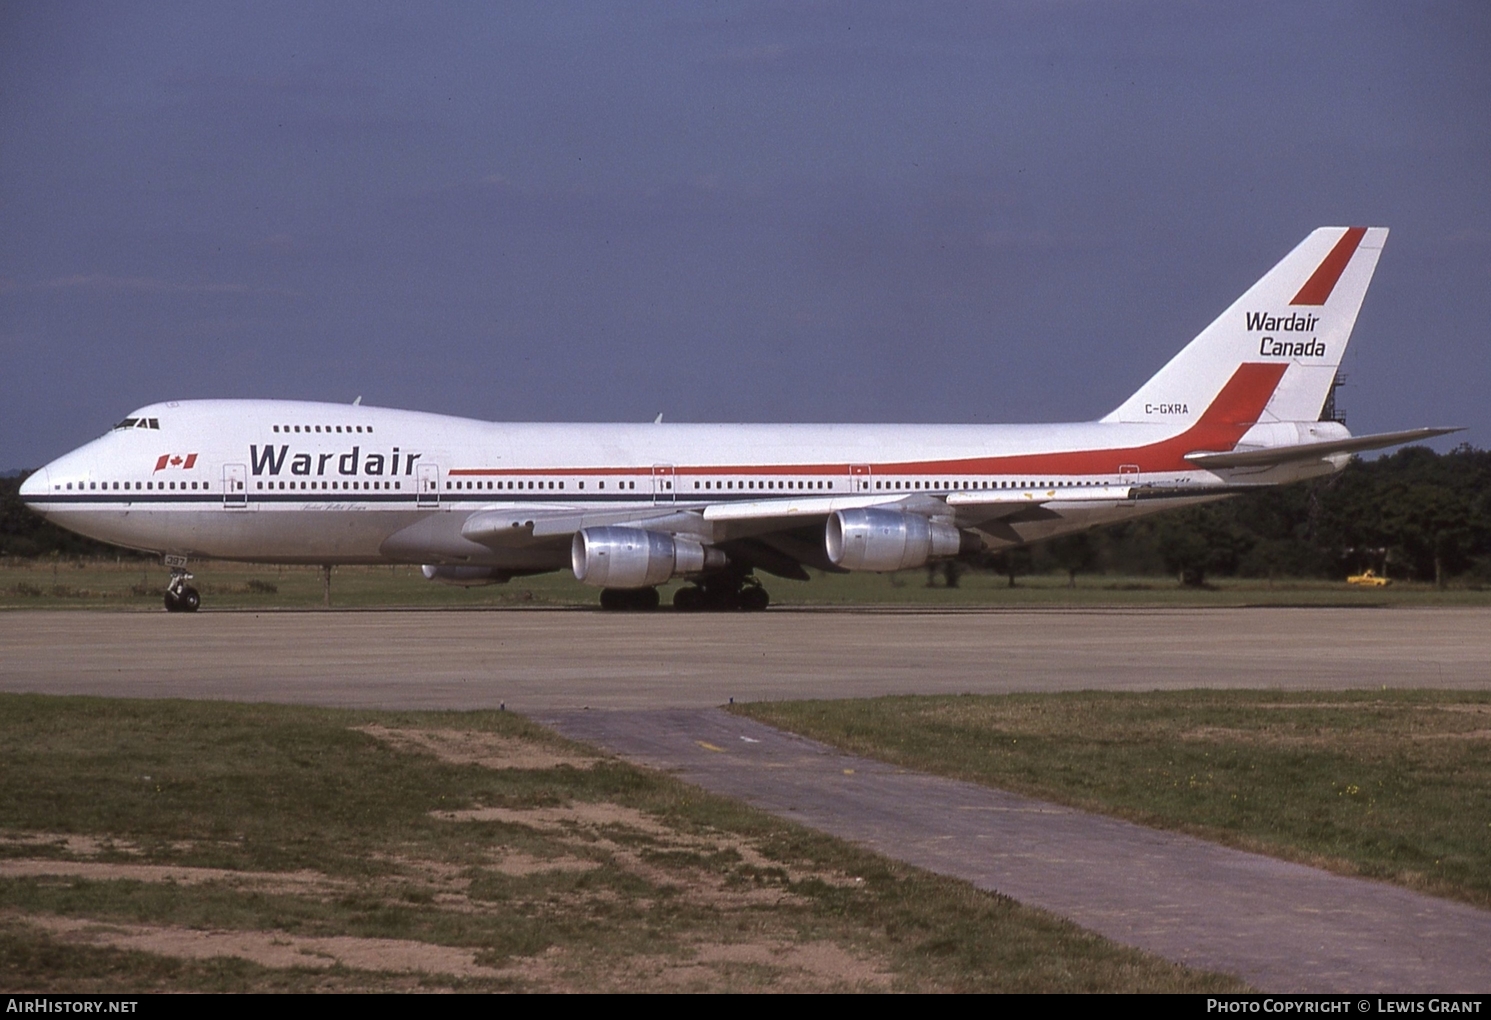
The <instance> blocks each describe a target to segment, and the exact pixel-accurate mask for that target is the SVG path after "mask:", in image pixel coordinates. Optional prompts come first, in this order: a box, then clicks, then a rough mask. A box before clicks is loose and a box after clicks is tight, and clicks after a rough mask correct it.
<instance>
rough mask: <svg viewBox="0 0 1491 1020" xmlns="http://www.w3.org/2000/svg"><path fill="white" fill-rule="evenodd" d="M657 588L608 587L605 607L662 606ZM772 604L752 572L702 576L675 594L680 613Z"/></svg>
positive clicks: (753, 608)
mask: <svg viewBox="0 0 1491 1020" xmlns="http://www.w3.org/2000/svg"><path fill="white" fill-rule="evenodd" d="M659 601H660V599H659V598H658V592H657V589H656V588H605V589H603V590H602V591H601V608H602V609H608V610H623V611H625V610H630V611H632V612H649V611H651V610H653V609H656V608H657V607H658V603H659ZM770 604H771V596H770V595H768V594H766V589H765V588H763V587H761V582H760V581H758V580H756V578H755V577H752V576H751V575H749V574H744V575H739V574H737V575H728V574H726V575H721V574H715V575H711V576H709V577H704V578H700V579H699V580H698V581H696V582H694V583H693V584H690V585H687V586H685V587H683V588H680V589H678V591H676V592H674V593H673V608H674V609H675V610H677V611H678V612H680V613H722V612H725V613H728V612H747V613H754V612H759V611H761V610H763V609H765V608H766V607H767V606H768V605H770Z"/></svg>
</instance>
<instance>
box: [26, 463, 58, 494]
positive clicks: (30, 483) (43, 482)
mask: <svg viewBox="0 0 1491 1020" xmlns="http://www.w3.org/2000/svg"><path fill="white" fill-rule="evenodd" d="M51 490H52V476H51V472H50V471H48V470H47V469H46V468H38V469H37V470H35V471H33V472H32V473H31V474H30V475H28V476H27V478H26V480H25V481H24V482H22V483H21V492H20V496H21V499H22V500H32V499H43V498H45V497H46V494H47V493H48V492H50V491H51Z"/></svg>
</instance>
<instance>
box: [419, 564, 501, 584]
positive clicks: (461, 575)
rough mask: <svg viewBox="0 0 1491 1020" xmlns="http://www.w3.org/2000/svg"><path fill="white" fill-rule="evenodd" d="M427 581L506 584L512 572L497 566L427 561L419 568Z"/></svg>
mask: <svg viewBox="0 0 1491 1020" xmlns="http://www.w3.org/2000/svg"><path fill="white" fill-rule="evenodd" d="M419 572H420V573H421V574H424V575H425V580H427V581H439V582H440V583H441V584H454V585H459V586H460V587H462V588H478V587H480V586H481V585H484V584H506V583H507V582H508V581H511V580H512V574H509V573H508V572H506V571H504V570H498V569H497V568H496V567H448V566H434V565H431V564H429V563H426V564H425V565H424V566H422V567H420V568H419Z"/></svg>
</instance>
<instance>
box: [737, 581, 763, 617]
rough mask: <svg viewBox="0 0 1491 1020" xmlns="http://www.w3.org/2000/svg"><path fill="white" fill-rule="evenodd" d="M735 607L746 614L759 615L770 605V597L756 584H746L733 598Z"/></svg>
mask: <svg viewBox="0 0 1491 1020" xmlns="http://www.w3.org/2000/svg"><path fill="white" fill-rule="evenodd" d="M735 605H736V606H737V607H738V608H740V609H742V610H744V611H745V612H747V613H759V612H760V611H761V610H763V609H765V608H766V607H767V606H769V605H771V596H770V595H768V594H766V589H765V588H763V587H761V585H760V584H759V583H758V584H748V585H746V586H745V587H744V588H742V589H741V590H740V591H739V593H737V594H736V596H735Z"/></svg>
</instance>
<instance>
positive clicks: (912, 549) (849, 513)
mask: <svg viewBox="0 0 1491 1020" xmlns="http://www.w3.org/2000/svg"><path fill="white" fill-rule="evenodd" d="M824 542H825V544H826V545H827V547H828V558H829V560H830V561H831V562H832V563H833V564H834V565H835V566H839V567H843V568H844V569H845V570H905V569H907V568H909V567H919V566H921V565H922V564H923V563H926V562H927V560H929V559H932V558H933V557H935V556H956V555H957V554H958V553H960V552H968V551H971V549H970V548H967V547H965V542H964V536H963V534H962V533H961V532H959V531H958V529H957V528H955V527H953V526H952V525H951V524H943V523H941V522H940V521H934V520H931V519H930V518H927V517H923V516H921V515H920V514H903V513H900V512H899V511H896V510H874V509H858V510H836V511H834V513H833V514H832V515H831V516H830V517H829V518H828V525H827V528H826V533H825V535H824Z"/></svg>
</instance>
